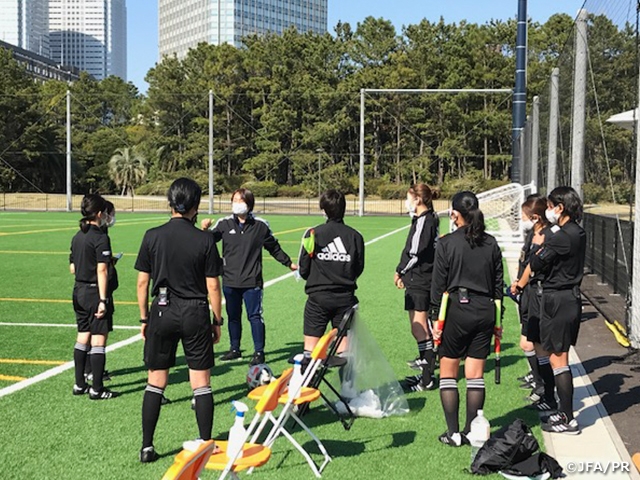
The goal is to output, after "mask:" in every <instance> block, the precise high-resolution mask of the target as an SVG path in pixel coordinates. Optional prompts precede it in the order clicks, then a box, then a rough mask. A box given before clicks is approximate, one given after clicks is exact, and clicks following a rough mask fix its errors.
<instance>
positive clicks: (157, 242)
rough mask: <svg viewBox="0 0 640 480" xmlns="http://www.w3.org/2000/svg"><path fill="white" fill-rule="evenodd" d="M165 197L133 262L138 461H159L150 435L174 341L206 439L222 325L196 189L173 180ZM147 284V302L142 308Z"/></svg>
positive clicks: (214, 265) (214, 260)
mask: <svg viewBox="0 0 640 480" xmlns="http://www.w3.org/2000/svg"><path fill="white" fill-rule="evenodd" d="M167 196H168V199H169V206H170V207H171V219H170V220H169V221H168V222H167V223H165V224H164V225H161V226H159V227H156V228H152V229H150V230H147V232H146V233H145V235H144V238H143V239H142V244H141V245H140V251H139V253H138V258H137V259H136V263H135V269H136V270H138V284H137V294H138V307H139V308H140V323H141V332H140V333H141V334H142V338H143V339H144V341H145V342H144V363H145V365H146V367H147V369H148V377H147V386H146V388H145V391H144V397H143V400H142V449H141V450H140V457H139V458H140V461H141V462H142V463H149V462H155V461H156V460H157V459H158V458H159V455H158V454H157V453H156V451H155V448H154V446H153V437H154V433H155V430H156V425H157V424H158V420H159V418H160V407H161V406H162V404H163V399H164V390H165V388H166V387H167V384H168V382H169V369H170V368H171V367H173V366H175V364H176V351H177V348H178V343H179V342H182V347H183V350H184V356H185V359H186V362H187V366H188V367H189V381H190V383H191V389H192V390H193V397H194V402H193V404H194V406H193V409H194V410H195V414H196V422H197V424H198V431H199V439H200V440H205V441H206V440H210V439H211V431H212V428H213V392H212V390H211V368H212V367H213V364H214V361H213V345H214V344H215V343H218V341H220V327H221V326H222V323H223V319H222V302H221V300H222V296H221V293H220V281H219V276H220V275H221V274H222V261H221V259H220V256H219V254H218V249H217V248H216V244H215V242H214V239H213V237H212V236H211V235H210V234H208V233H206V232H203V231H201V230H200V229H199V228H197V227H196V226H195V223H196V220H197V216H198V207H199V206H200V198H201V196H202V190H201V189H200V186H199V185H198V184H197V183H196V182H194V181H193V180H191V179H190V178H179V179H177V180H176V181H174V182H173V183H172V184H171V187H170V188H169V192H168V195H167ZM151 282H153V284H152V287H151V296H152V297H153V300H152V302H151V308H149V286H150V284H151ZM207 297H208V302H207ZM209 307H211V311H210V310H209ZM211 312H212V313H213V323H212V322H211Z"/></svg>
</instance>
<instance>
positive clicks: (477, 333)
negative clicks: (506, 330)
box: [430, 192, 504, 447]
mask: <svg viewBox="0 0 640 480" xmlns="http://www.w3.org/2000/svg"><path fill="white" fill-rule="evenodd" d="M450 216H451V222H452V227H455V230H454V231H453V232H452V233H450V234H448V235H445V236H443V237H441V238H440V240H439V241H438V248H436V258H435V263H434V267H433V280H432V282H431V310H430V317H431V318H437V316H438V312H439V311H440V306H441V303H442V301H443V294H445V293H448V298H449V300H448V303H447V304H448V308H447V310H446V321H445V322H444V324H443V325H441V322H436V324H435V325H434V329H433V336H434V340H435V341H436V342H438V341H439V342H441V343H440V347H439V349H438V353H439V355H440V400H441V402H442V407H443V410H444V416H445V420H446V423H447V430H446V431H445V432H444V433H443V434H442V435H440V437H439V438H438V439H439V440H440V442H442V443H444V444H446V445H450V446H452V447H459V446H461V445H463V444H468V443H469V442H468V439H467V434H468V433H469V430H470V428H471V421H472V420H473V419H474V418H475V417H476V415H477V412H478V410H481V409H483V407H484V401H485V386H484V366H485V361H486V359H487V357H488V356H489V351H490V347H491V338H492V336H493V334H494V329H495V319H496V304H495V300H502V295H503V289H504V286H503V282H504V280H503V266H502V252H501V251H500V247H499V246H498V242H497V241H496V239H495V238H493V237H492V236H491V235H489V234H488V233H486V231H485V230H486V229H485V223H484V215H483V214H482V211H481V210H480V208H479V204H478V198H477V197H476V196H475V195H474V194H473V193H471V192H460V193H457V194H456V195H454V197H453V199H452V201H451V211H450ZM495 333H496V334H497V335H500V334H501V332H498V331H496V332H495ZM463 359H464V375H465V378H466V384H467V385H466V386H467V392H466V393H467V402H466V403H467V412H466V422H465V426H464V428H463V429H462V431H461V430H460V426H459V421H458V409H459V405H460V399H459V393H458V385H457V380H458V369H459V366H460V361H461V360H463Z"/></svg>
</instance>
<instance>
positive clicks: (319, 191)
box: [316, 148, 324, 197]
mask: <svg viewBox="0 0 640 480" xmlns="http://www.w3.org/2000/svg"><path fill="white" fill-rule="evenodd" d="M316 153H317V154H318V197H320V195H321V194H322V189H321V186H320V183H321V180H322V178H321V176H320V171H321V169H322V154H323V153H324V149H323V148H316Z"/></svg>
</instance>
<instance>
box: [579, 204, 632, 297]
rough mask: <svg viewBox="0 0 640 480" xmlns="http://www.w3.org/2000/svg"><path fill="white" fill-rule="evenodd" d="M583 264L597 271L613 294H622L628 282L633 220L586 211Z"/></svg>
mask: <svg viewBox="0 0 640 480" xmlns="http://www.w3.org/2000/svg"><path fill="white" fill-rule="evenodd" d="M583 226H584V229H585V231H586V232H587V257H586V261H585V264H586V267H587V268H588V269H589V270H591V272H593V273H595V274H597V275H599V276H600V278H601V279H602V282H603V283H607V284H609V285H611V286H612V287H613V292H614V293H619V294H621V295H626V294H627V293H628V289H629V284H630V282H631V265H633V259H632V251H633V249H632V245H633V223H632V222H629V221H626V220H620V221H619V223H618V220H617V219H616V218H615V217H609V216H605V215H595V214H592V213H586V214H585V215H584V225H583Z"/></svg>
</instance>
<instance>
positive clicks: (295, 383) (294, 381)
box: [289, 353, 304, 400]
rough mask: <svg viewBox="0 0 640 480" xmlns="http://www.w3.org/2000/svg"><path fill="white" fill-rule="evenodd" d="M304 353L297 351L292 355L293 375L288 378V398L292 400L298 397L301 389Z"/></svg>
mask: <svg viewBox="0 0 640 480" xmlns="http://www.w3.org/2000/svg"><path fill="white" fill-rule="evenodd" d="M303 359H304V355H303V354H302V353H299V354H298V355H296V356H295V357H293V375H291V379H290V380H289V400H294V399H296V398H299V397H300V391H301V390H302V360H303Z"/></svg>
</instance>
